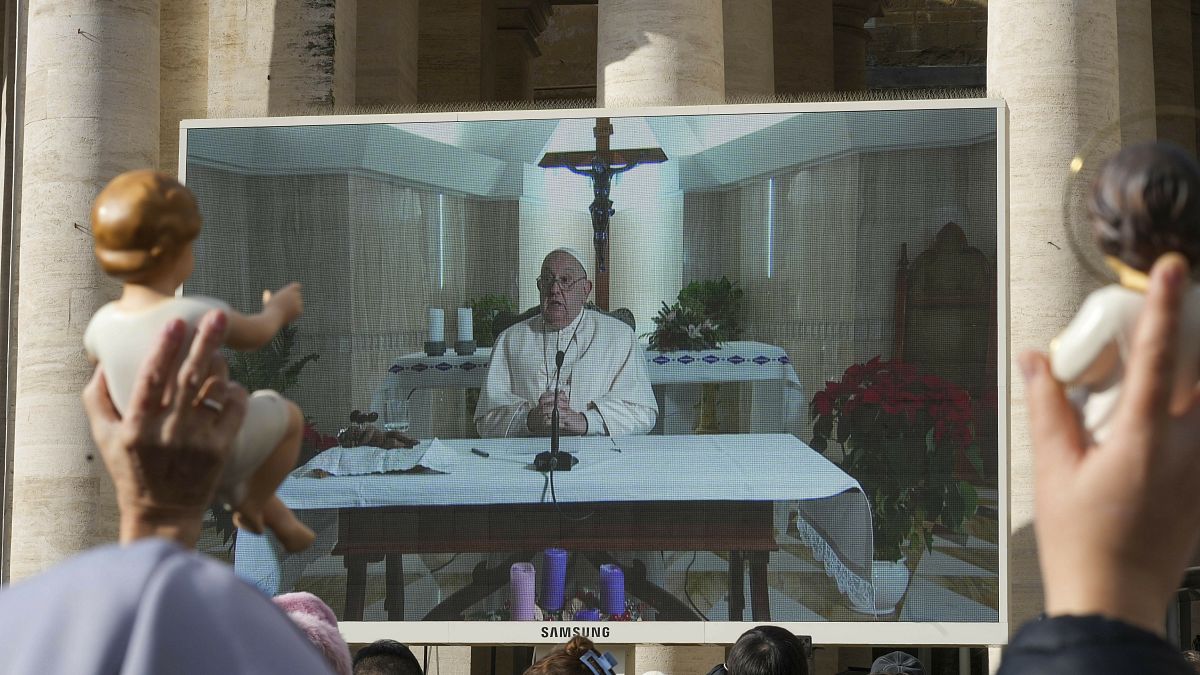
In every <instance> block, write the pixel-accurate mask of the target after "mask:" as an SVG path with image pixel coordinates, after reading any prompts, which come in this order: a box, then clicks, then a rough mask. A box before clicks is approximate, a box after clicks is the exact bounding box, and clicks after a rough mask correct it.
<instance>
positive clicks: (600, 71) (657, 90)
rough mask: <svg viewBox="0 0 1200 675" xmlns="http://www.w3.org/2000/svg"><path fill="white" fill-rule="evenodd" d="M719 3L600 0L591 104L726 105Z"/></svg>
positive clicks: (716, 0)
mask: <svg viewBox="0 0 1200 675" xmlns="http://www.w3.org/2000/svg"><path fill="white" fill-rule="evenodd" d="M721 4H722V3H721V0H656V1H655V2H645V1H644V0H600V12H599V20H598V22H597V33H598V35H597V39H596V43H597V44H596V100H597V101H598V102H599V103H600V104H601V105H604V106H606V107H614V108H619V107H622V106H651V105H694V104H706V103H708V104H711V103H723V102H724V101H725V63H724V61H725V47H724V41H723V39H722V35H723V31H722V25H721V23H722V18H723V14H722V10H721Z"/></svg>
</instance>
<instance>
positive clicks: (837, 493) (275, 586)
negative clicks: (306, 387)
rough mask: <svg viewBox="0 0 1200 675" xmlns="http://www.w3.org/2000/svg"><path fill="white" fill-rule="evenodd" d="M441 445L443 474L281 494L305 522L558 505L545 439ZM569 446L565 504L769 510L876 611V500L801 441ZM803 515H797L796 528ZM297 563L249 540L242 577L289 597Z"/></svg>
mask: <svg viewBox="0 0 1200 675" xmlns="http://www.w3.org/2000/svg"><path fill="white" fill-rule="evenodd" d="M425 443H426V444H430V443H431V442H429V441H426V442H425ZM437 445H438V446H439V447H438V448H437V451H436V454H437V457H436V458H435V459H432V460H431V462H435V463H436V464H437V466H438V467H439V471H438V472H431V471H423V472H420V471H419V472H415V473H400V474H397V473H392V474H382V475H381V474H374V475H365V476H341V477H325V478H316V477H312V471H311V468H310V467H309V465H306V466H304V467H300V468H299V469H297V470H296V471H295V472H294V473H293V475H292V476H291V477H289V478H288V480H287V481H285V482H284V483H283V485H282V486H281V487H280V489H279V491H278V494H279V496H280V498H281V499H282V500H283V501H284V502H285V503H286V504H287V505H288V506H289V507H291V508H292V509H295V510H297V511H298V512H300V513H301V516H302V517H303V515H304V512H306V511H309V510H324V511H323V512H324V513H329V514H333V513H337V512H338V510H340V511H341V513H343V514H345V513H347V511H346V510H366V509H383V508H394V507H419V508H425V507H462V506H489V505H494V506H503V505H510V506H511V505H546V506H549V502H550V500H551V496H550V495H549V494H548V492H547V490H546V487H547V480H546V475H545V474H542V473H539V472H537V471H535V470H533V469H532V462H533V457H534V455H536V454H537V453H538V452H539V451H541V450H543V449H544V445H545V443H544V441H543V440H542V439H528V438H522V439H487V440H448V441H439V442H438V444H437ZM562 448H563V450H565V451H568V452H571V453H573V454H575V455H576V456H577V457H578V458H579V464H578V465H577V466H576V467H575V469H574V470H572V471H570V472H560V473H556V474H555V495H556V497H557V501H558V503H559V504H561V505H571V504H588V503H617V502H642V503H645V502H656V503H669V502H683V501H688V502H698V501H700V502H705V501H707V502H737V503H742V504H745V505H747V506H750V507H752V506H753V505H755V504H761V505H763V506H766V505H768V504H769V505H771V506H770V509H769V511H768V514H767V517H768V518H769V519H770V520H771V521H773V525H774V530H775V533H776V536H778V535H779V534H782V533H783V532H784V531H785V530H787V529H788V528H790V527H793V526H794V527H795V530H792V532H791V533H792V534H794V535H796V536H798V537H799V538H800V539H802V540H803V541H804V542H805V543H806V544H808V546H809V547H810V548H811V549H812V551H813V554H814V557H816V558H817V559H818V560H820V561H821V562H822V563H823V564H824V568H825V571H826V573H827V574H828V575H829V576H831V577H833V578H834V579H835V580H836V582H837V586H838V588H839V590H841V591H842V593H845V594H846V595H847V601H848V602H853V603H857V604H860V605H867V606H869V605H870V604H871V602H872V592H873V591H872V589H871V585H870V582H869V581H868V579H869V578H870V572H869V570H870V567H871V559H872V551H873V544H872V535H871V512H870V507H869V505H868V504H867V500H866V498H865V497H864V495H863V493H862V490H861V488H860V486H859V485H858V483H857V482H856V481H855V480H854V479H853V478H851V477H850V476H848V475H847V474H846V473H844V472H843V471H842V470H841V469H839V468H838V467H837V466H836V465H834V464H833V463H832V462H830V461H829V460H827V459H826V458H825V457H823V456H821V455H820V454H818V453H817V452H815V451H814V450H812V449H811V448H809V447H808V446H807V445H805V444H804V443H802V442H800V441H799V440H797V439H796V438H795V437H794V436H791V435H787V434H723V435H706V436H695V435H692V436H630V437H583V438H578V437H577V438H566V439H563V443H562ZM333 451H335V452H352V451H353V449H341V448H339V449H334V450H333ZM771 511H773V514H774V515H773V517H772V516H771ZM364 513H365V511H364ZM793 514H798V517H797V518H795V520H793V519H792V518H791V516H792V515H793ZM342 517H343V518H344V517H345V516H342ZM731 517H732V515H731ZM468 525H469V524H468ZM465 526H467V525H464V527H465ZM610 526H616V527H620V526H623V525H622V524H621V523H617V524H615V525H614V524H610ZM337 529H338V528H336V527H333V528H332V530H333V532H332V534H331V533H329V530H330V528H326V530H325V531H324V532H323V533H322V535H321V536H322V539H324V541H322V540H319V541H318V543H317V544H316V546H315V547H314V548H315V549H316V550H318V551H320V550H324V551H325V552H328V551H330V550H332V549H333V543H334V542H333V541H331V540H330V537H334V538H336V535H337V532H336V531H337ZM415 539H419V538H415ZM405 543H406V545H407V546H409V548H408V549H405V550H406V551H420V550H421V547H422V546H423V545H424V543H423V542H422V541H419V540H418V541H407V542H405ZM504 545H506V542H496V546H497V550H511V549H504V548H500V547H502V546H504ZM698 545H699V544H698ZM339 546H345V542H340V543H339ZM430 546H431V550H438V549H436V547H435V546H433V545H432V544H430ZM631 550H637V549H636V548H634V549H631ZM693 550H699V549H693ZM766 559H767V555H764V556H763V560H764V562H766ZM288 564H289V560H288V556H285V555H284V554H282V553H281V550H280V548H279V547H278V545H277V544H274V543H273V542H272V541H271V540H270V539H269V538H268V537H264V536H255V535H249V534H247V533H244V532H240V533H239V534H238V540H237V551H236V560H235V565H236V568H237V571H238V573H239V575H241V576H242V577H243V578H246V579H249V580H252V581H253V582H254V583H256V584H257V585H259V586H260V587H261V588H263V589H264V590H265V591H267V592H269V593H272V594H275V593H279V592H285V591H287V590H290V588H286V587H283V586H284V585H286V584H285V583H284V582H283V579H284V578H285V576H286V575H285V574H284V568H285V567H286V566H287V565H288ZM768 564H769V563H768ZM766 569H769V567H767V568H766ZM752 573H753V569H752ZM739 588H740V586H739ZM766 618H770V619H772V620H777V621H786V620H789V618H788V617H785V616H776V617H766Z"/></svg>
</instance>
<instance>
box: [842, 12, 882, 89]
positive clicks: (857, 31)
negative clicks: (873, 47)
mask: <svg viewBox="0 0 1200 675" xmlns="http://www.w3.org/2000/svg"><path fill="white" fill-rule="evenodd" d="M881 13H882V9H881V8H880V2H879V0H833V85H834V87H836V88H837V89H839V90H842V91H857V90H860V89H866V88H867V43H868V42H870V41H871V34H870V33H868V32H867V29H866V28H863V24H865V23H866V22H867V20H868V19H870V18H871V17H874V16H880V14H881Z"/></svg>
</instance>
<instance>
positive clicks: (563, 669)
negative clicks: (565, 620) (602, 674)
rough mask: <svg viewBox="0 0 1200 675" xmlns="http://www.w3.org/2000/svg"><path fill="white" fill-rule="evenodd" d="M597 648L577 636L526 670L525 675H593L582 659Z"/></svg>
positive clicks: (587, 640) (589, 641) (590, 642)
mask: <svg viewBox="0 0 1200 675" xmlns="http://www.w3.org/2000/svg"><path fill="white" fill-rule="evenodd" d="M595 648H596V645H594V644H592V641H591V640H589V639H587V638H585V637H583V636H581V635H576V636H575V637H573V638H571V639H570V640H569V641H568V642H567V643H566V644H565V645H560V646H558V647H555V648H554V651H552V652H550V653H549V654H547V655H546V656H545V658H543V659H542V660H541V661H538V662H537V663H535V664H533V665H532V666H529V667H528V668H526V669H525V675H592V671H591V669H589V668H588V667H587V666H586V665H584V663H583V661H582V660H581V657H582V656H583V655H584V654H586V653H588V652H589V651H591V650H593V649H595Z"/></svg>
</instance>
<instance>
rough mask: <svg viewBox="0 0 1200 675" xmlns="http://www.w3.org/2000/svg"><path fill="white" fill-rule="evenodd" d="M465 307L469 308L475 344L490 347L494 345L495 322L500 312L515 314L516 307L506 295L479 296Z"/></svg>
mask: <svg viewBox="0 0 1200 675" xmlns="http://www.w3.org/2000/svg"><path fill="white" fill-rule="evenodd" d="M467 305H468V306H469V307H470V308H471V318H472V322H473V323H474V326H473V328H474V334H475V344H476V345H478V346H480V347H491V346H493V345H495V344H496V332H495V328H494V326H495V321H496V317H497V316H499V315H500V313H501V312H508V313H510V314H516V312H517V305H516V303H515V302H513V301H512V299H510V298H509V297H508V296H507V295H481V296H479V297H478V298H474V299H472V300H471V301H470V302H468V303H467Z"/></svg>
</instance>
